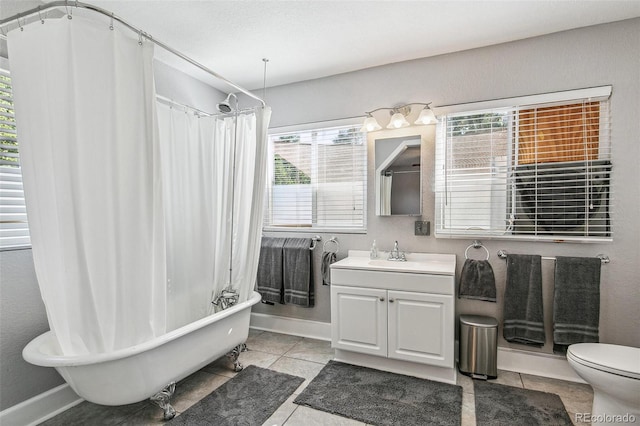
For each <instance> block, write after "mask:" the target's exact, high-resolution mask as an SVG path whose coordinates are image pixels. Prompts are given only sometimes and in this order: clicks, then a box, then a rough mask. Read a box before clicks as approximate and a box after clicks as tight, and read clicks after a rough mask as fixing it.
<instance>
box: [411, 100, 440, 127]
mask: <svg viewBox="0 0 640 426" xmlns="http://www.w3.org/2000/svg"><path fill="white" fill-rule="evenodd" d="M437 122H438V120H437V119H436V115H435V114H434V113H433V110H432V109H431V108H429V104H427V105H425V107H424V108H423V109H422V111H420V115H419V116H418V119H417V120H416V121H415V122H414V123H415V124H436V123H437Z"/></svg>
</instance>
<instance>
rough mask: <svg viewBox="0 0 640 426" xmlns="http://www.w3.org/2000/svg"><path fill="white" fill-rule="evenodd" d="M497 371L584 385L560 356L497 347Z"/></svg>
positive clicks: (564, 358) (565, 359)
mask: <svg viewBox="0 0 640 426" xmlns="http://www.w3.org/2000/svg"><path fill="white" fill-rule="evenodd" d="M498 369H499V370H507V371H515V372H517V373H524V374H532V375H534V376H543V377H549V378H552V379H561V380H567V381H569V382H578V383H586V382H585V381H584V380H582V378H581V377H580V376H578V375H577V374H576V373H575V371H574V370H573V368H571V366H570V365H569V362H567V358H566V357H564V356H560V355H552V354H543V353H539V352H529V351H522V350H518V349H511V348H500V347H498Z"/></svg>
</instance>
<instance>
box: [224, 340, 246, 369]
mask: <svg viewBox="0 0 640 426" xmlns="http://www.w3.org/2000/svg"><path fill="white" fill-rule="evenodd" d="M247 350H248V349H247V345H246V344H245V343H242V344H239V345H238V346H236V347H235V348H233V349H232V350H231V352H229V353H228V354H227V358H229V359H230V360H231V362H233V371H235V372H236V373H237V372H239V371H242V369H243V368H244V366H243V365H242V364H241V363H240V361H239V360H238V358H240V352H246V351H247Z"/></svg>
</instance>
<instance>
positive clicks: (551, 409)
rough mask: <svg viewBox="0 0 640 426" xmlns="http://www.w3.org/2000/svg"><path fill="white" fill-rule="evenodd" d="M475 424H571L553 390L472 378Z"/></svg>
mask: <svg viewBox="0 0 640 426" xmlns="http://www.w3.org/2000/svg"><path fill="white" fill-rule="evenodd" d="M473 387H474V392H475V399H476V425H477V426H485V425H486V426H497V425H509V426H511V425H571V424H572V423H571V418H570V417H569V414H567V411H566V410H565V408H564V404H563V403H562V400H561V399H560V397H559V396H558V395H556V394H554V393H547V392H539V391H534V390H530V389H521V388H516V387H513V386H505V385H499V384H497V383H489V382H485V381H480V380H474V381H473Z"/></svg>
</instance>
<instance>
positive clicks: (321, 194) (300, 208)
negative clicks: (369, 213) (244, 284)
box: [264, 123, 367, 232]
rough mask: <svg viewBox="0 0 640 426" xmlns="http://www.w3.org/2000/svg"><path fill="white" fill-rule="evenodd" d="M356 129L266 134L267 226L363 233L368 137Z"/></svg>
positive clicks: (343, 127)
mask: <svg viewBox="0 0 640 426" xmlns="http://www.w3.org/2000/svg"><path fill="white" fill-rule="evenodd" d="M316 126H317V125H316ZM359 129H360V123H358V124H355V123H354V124H351V123H349V124H348V125H333V126H331V125H327V126H325V127H315V126H314V128H301V127H298V128H297V129H296V128H293V129H291V128H289V129H284V131H283V129H279V130H276V131H273V132H271V133H270V135H269V157H268V162H269V167H268V176H267V189H266V190H267V197H266V201H265V203H266V204H265V216H264V226H265V228H267V229H271V230H273V229H291V228H304V229H309V228H311V229H314V230H315V229H317V230H319V231H320V230H335V231H340V230H345V231H355V232H358V231H364V230H365V226H366V194H367V179H366V178H367V175H366V172H367V143H366V140H367V139H366V135H365V134H363V133H362V132H360V130H359Z"/></svg>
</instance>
